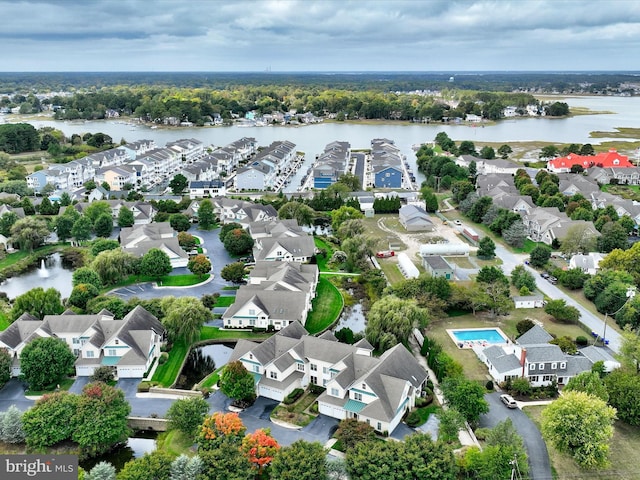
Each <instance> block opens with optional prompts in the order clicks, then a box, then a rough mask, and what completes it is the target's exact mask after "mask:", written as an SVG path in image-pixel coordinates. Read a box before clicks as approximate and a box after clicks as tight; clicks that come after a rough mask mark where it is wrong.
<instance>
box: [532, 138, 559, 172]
mask: <svg viewBox="0 0 640 480" xmlns="http://www.w3.org/2000/svg"><path fill="white" fill-rule="evenodd" d="M557 156H558V147H556V146H555V145H546V146H544V147H542V150H541V151H540V158H543V159H546V158H555V157H557ZM536 181H537V179H536Z"/></svg>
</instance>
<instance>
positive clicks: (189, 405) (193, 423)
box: [166, 397, 209, 440]
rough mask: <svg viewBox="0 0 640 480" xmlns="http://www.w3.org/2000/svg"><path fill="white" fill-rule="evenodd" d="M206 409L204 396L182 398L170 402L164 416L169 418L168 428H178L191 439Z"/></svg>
mask: <svg viewBox="0 0 640 480" xmlns="http://www.w3.org/2000/svg"><path fill="white" fill-rule="evenodd" d="M208 411H209V404H208V403H207V401H206V400H205V399H204V398H202V397H191V398H184V399H181V400H176V401H175V402H173V403H172V404H171V406H170V407H169V410H168V411H167V415H166V418H167V420H169V427H170V428H172V429H175V430H180V431H181V432H182V433H183V434H184V435H185V436H186V437H187V438H189V439H190V440H193V439H195V437H196V435H197V433H198V429H199V428H200V425H202V422H203V421H204V418H205V416H206V415H207V412H208Z"/></svg>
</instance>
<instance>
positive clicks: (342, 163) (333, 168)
mask: <svg viewBox="0 0 640 480" xmlns="http://www.w3.org/2000/svg"><path fill="white" fill-rule="evenodd" d="M350 155H351V145H350V144H349V142H338V141H335V142H331V143H329V144H327V146H325V147H324V151H323V152H322V154H320V155H319V156H318V158H317V159H316V162H315V163H314V164H313V172H312V175H313V188H319V189H322V188H327V187H328V186H330V185H333V184H334V183H336V182H337V181H338V179H339V178H340V176H341V175H343V174H345V173H347V169H348V167H349V158H350Z"/></svg>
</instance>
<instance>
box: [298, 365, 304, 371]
mask: <svg viewBox="0 0 640 480" xmlns="http://www.w3.org/2000/svg"><path fill="white" fill-rule="evenodd" d="M298 371H299V372H304V363H299V364H298Z"/></svg>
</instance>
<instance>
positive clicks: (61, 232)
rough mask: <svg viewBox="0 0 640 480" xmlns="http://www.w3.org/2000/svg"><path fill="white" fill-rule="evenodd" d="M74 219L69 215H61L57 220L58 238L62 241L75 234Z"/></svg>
mask: <svg viewBox="0 0 640 480" xmlns="http://www.w3.org/2000/svg"><path fill="white" fill-rule="evenodd" d="M74 222H75V221H74V220H73V218H72V217H70V216H68V215H60V216H59V217H58V218H57V219H56V221H55V227H56V234H57V235H58V240H60V241H61V242H66V241H67V240H68V239H69V238H71V237H72V236H73V235H72V234H71V229H72V228H73V224H74Z"/></svg>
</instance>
